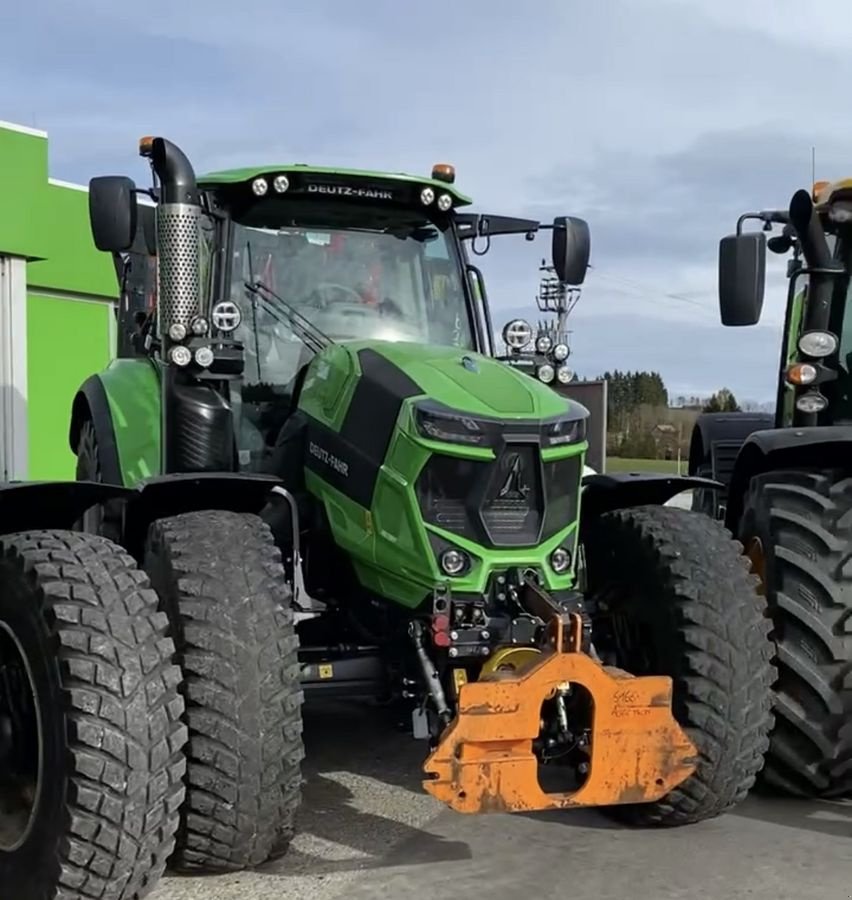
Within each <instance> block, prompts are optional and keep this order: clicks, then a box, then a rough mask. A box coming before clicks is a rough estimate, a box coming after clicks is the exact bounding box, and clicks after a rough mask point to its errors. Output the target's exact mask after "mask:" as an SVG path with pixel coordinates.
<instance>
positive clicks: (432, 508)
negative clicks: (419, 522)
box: [417, 444, 580, 547]
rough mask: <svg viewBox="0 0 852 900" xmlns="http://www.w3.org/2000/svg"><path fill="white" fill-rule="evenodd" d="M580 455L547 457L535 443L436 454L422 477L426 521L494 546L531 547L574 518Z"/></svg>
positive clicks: (420, 488) (421, 498) (419, 490)
mask: <svg viewBox="0 0 852 900" xmlns="http://www.w3.org/2000/svg"><path fill="white" fill-rule="evenodd" d="M579 489H580V457H579V456H574V457H571V458H569V459H563V460H558V461H555V462H547V463H542V461H541V457H540V454H539V448H538V446H537V445H535V444H508V445H506V446H505V448H504V449H503V450H502V451H501V452H500V454H499V455H498V457H497V459H495V460H493V461H488V462H484V461H479V460H477V461H473V460H465V459H459V458H458V457H454V456H442V455H439V454H438V455H435V456H433V457H432V458H431V459H430V460H429V462H428V463H427V464H426V466H425V467H424V469H423V472H422V473H421V475H420V478H419V479H418V481H417V496H418V500H419V502H420V510H421V512H422V514H423V518H424V520H425V521H426V522H428V523H429V524H431V525H434V526H436V527H438V528H442V529H444V530H445V531H449V532H451V533H452V534H457V535H459V536H460V537H464V538H468V539H470V540H474V541H477V542H478V543H481V544H483V545H486V546H494V547H528V546H534V545H535V544H538V543H539V542H541V541H543V540H547V539H548V538H550V537H552V536H553V535H554V534H555V533H556V532H557V531H559V530H560V529H562V528H564V527H565V526H566V525H568V524H569V523H570V522H572V521H573V520H574V518H575V516H576V513H577V498H578V495H579Z"/></svg>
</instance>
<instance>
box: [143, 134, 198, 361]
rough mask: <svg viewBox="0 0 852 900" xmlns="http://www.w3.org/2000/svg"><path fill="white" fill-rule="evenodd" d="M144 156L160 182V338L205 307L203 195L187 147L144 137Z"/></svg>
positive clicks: (166, 340)
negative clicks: (203, 283) (203, 301)
mask: <svg viewBox="0 0 852 900" xmlns="http://www.w3.org/2000/svg"><path fill="white" fill-rule="evenodd" d="M139 155H140V156H143V157H146V158H148V159H150V160H151V166H152V168H153V169H154V172H155V173H156V175H157V177H158V179H159V180H160V186H161V197H160V202H159V203H158V204H157V209H156V234H157V306H158V315H157V322H158V323H159V331H160V339H161V340H162V342H163V347H164V348H166V347H167V345H170V344H171V341H170V340H169V329H170V328H171V326H172V325H175V324H180V325H183V326H184V327H185V328H186V329H187V331H189V325H190V322H191V321H192V320H193V319H194V318H195V317H196V316H198V315H199V314H200V312H201V294H202V285H201V265H200V262H201V214H202V210H201V200H200V194H199V191H198V185H197V183H196V180H195V172H194V171H193V168H192V164H191V163H190V162H189V160H188V159H187V157H186V155H185V154H184V153H183V151H182V150H181V149H180V148H179V147H177V146H176V145H175V144H173V143H171V141H168V140H166V139H165V138H161V137H145V138H142V140H141V141H140V142H139Z"/></svg>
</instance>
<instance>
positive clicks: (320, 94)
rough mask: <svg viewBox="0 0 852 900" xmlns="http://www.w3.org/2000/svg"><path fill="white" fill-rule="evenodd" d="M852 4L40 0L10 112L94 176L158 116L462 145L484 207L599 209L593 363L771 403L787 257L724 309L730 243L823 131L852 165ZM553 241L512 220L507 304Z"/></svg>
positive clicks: (206, 163)
mask: <svg viewBox="0 0 852 900" xmlns="http://www.w3.org/2000/svg"><path fill="white" fill-rule="evenodd" d="M845 11H846V4H845V3H843V4H842V3H841V2H840V0H830V2H829V0H826V2H822V3H820V4H817V5H814V4H811V5H810V6H802V5H801V4H795V3H793V2H791V0H749V2H748V3H745V2H743V0H737V2H733V0H607V2H606V3H597V4H593V3H588V2H582V0H529V2H528V3H525V4H521V3H519V2H517V0H466V2H465V3H457V2H451V0H433V2H432V3H430V4H429V5H428V6H419V7H417V8H412V7H411V6H410V5H408V4H400V3H398V2H395V0H361V2H359V3H357V4H354V3H346V2H344V0H312V3H310V4H307V3H295V2H284V3H281V2H280V0H243V2H241V3H239V4H234V3H233V2H230V0H228V2H225V0H208V2H206V3H205V4H204V5H203V7H196V6H194V5H193V4H187V3H178V2H175V0H149V2H147V3H146V4H145V6H144V8H142V9H140V8H138V7H130V6H126V5H121V4H116V3H114V2H111V0H64V2H63V3H61V4H56V3H55V0H28V3H27V6H26V12H27V15H26V16H18V17H7V21H5V22H4V29H5V30H4V37H5V38H6V40H5V41H4V53H3V55H2V56H0V80H2V83H3V84H4V85H5V86H6V91H5V94H4V98H3V103H2V106H0V118H4V119H8V120H12V121H17V122H20V123H22V124H30V125H32V124H35V125H37V126H38V127H42V128H45V129H47V130H48V131H49V133H50V138H51V144H50V152H51V174H53V175H54V176H55V177H58V178H64V179H68V180H73V181H82V182H85V181H87V180H88V178H90V177H91V176H92V175H95V174H100V173H103V172H125V173H127V174H131V175H133V176H134V177H136V178H137V179H139V180H140V181H144V180H145V179H146V168H145V166H144V165H143V164H142V162H141V161H140V160H138V158H137V157H136V154H135V147H136V142H137V140H138V137H139V136H140V135H142V134H150V133H160V134H164V135H166V136H168V137H170V138H171V139H173V140H175V141H177V142H178V143H179V144H181V145H182V146H183V147H184V149H186V150H187V152H188V153H189V154H190V156H191V158H192V159H193V160H194V161H195V162H196V163H197V166H198V168H199V169H200V170H209V169H217V168H221V167H225V166H236V165H243V164H251V163H257V162H261V161H270V162H271V161H298V162H312V163H315V164H336V165H344V166H345V165H349V166H359V167H367V168H387V169H390V170H394V171H399V170H404V171H410V172H428V171H429V170H430V168H431V165H432V164H433V163H434V162H437V161H449V162H453V163H455V164H456V166H457V169H458V172H459V185H460V187H461V188H462V189H463V190H465V191H466V192H468V193H470V194H472V195H473V196H474V197H475V199H476V208H477V209H481V210H487V211H491V212H498V213H505V214H512V213H515V214H518V215H530V216H532V215H534V216H541V217H543V218H545V219H549V218H550V217H552V216H553V215H555V214H566V213H567V214H574V215H582V216H585V217H587V218H588V220H589V222H590V224H591V227H592V248H593V265H594V268H593V270H592V271H591V272H590V273H589V277H588V280H587V285H586V287H585V289H584V293H583V299H582V300H581V303H580V305H579V306H578V308H577V311H576V313H575V315H574V323H575V341H576V345H577V348H578V349H577V352H578V358H579V354H580V352H581V348H583V349H582V352H583V353H587V352H588V353H589V354H591V356H594V357H600V358H601V365H603V360H604V359H607V360H615V359H616V357H617V355H618V354H623V355H624V358H625V359H630V360H635V363H631V365H633V366H634V367H652V366H653V365H654V360H655V359H657V360H662V361H664V363H665V366H666V373H667V374H666V377H667V380H669V381H671V383H673V384H674V383H675V382H676V383H678V384H683V385H689V384H696V385H707V386H708V388H710V389H712V388H713V387H716V386H718V382H720V381H721V382H723V383H726V384H727V385H728V386H729V387H731V388H732V389H733V390H734V391H735V393H737V394H738V395H740V394H742V395H744V396H752V397H755V398H756V399H767V398H771V397H772V396H773V394H774V384H775V378H776V370H777V358H776V357H777V353H776V349H777V346H778V328H779V327H780V322H781V320H782V317H783V304H784V290H785V288H784V283H783V262H782V261H781V260H775V259H773V266H772V269H771V273H770V276H771V277H770V284H771V290H770V291H768V295H767V304H766V320H765V327H759V328H752V329H723V328H722V327H721V325H719V324H718V312H717V308H716V303H717V301H716V253H717V248H718V241H719V238H720V237H722V236H723V235H724V234H727V233H729V232H730V231H731V230H732V229H733V227H734V225H735V222H736V219H737V216H738V215H739V214H740V213H741V212H743V211H745V210H748V209H754V208H760V207H766V206H773V205H780V206H784V205H786V204H787V202H788V201H789V198H790V196H791V195H792V193H793V192H794V191H795V190H796V189H797V188H799V187H802V186H806V185H807V184H808V182H809V180H810V165H811V147H812V146H815V147H816V157H817V175H818V177H829V178H833V177H843V176H844V175H847V174H849V172H848V170H847V169H845V166H846V165H850V163H848V160H849V159H850V148H852V120H849V121H848V120H847V119H846V118H845V117H843V116H842V115H839V114H838V110H843V109H844V108H845V103H846V94H847V93H848V90H847V85H848V84H849V83H850V82H852V58H850V56H849V54H848V45H849V41H850V40H852V24H850V22H849V21H848V17H845V16H844V15H843V13H845ZM46 22H49V23H50V27H49V28H48V27H46V26H45V24H44V23H46ZM547 255H548V247H547V236H546V235H543V236H540V237H539V239H537V240H536V241H535V242H534V243H533V244H527V243H526V242H524V241H523V240H522V239H520V238H517V239H515V238H504V239H501V240H499V241H496V240H495V242H494V246H493V247H492V249H491V251H490V253H489V254H488V256H487V257H485V258H484V259H483V260H481V262H482V265H483V269H484V271H485V274H486V277H487V278H488V282H489V288H490V293H491V297H492V300H493V302H494V304H495V307H496V311H495V320H502V318H503V317H504V316H505V315H506V314H508V312H509V311H510V310H511V309H512V308H517V307H523V308H525V309H526V310H527V311H528V314H529V315H530V316H531V317H532V316H533V314H534V313H535V306H534V303H533V300H534V296H535V290H536V284H537V277H538V276H537V271H536V270H537V265H538V263H539V262H540V259H541V257H542V256H547ZM591 362H592V360H591V358H590V366H591V367H592V368H598V367H597V366H593V365H591ZM608 365H609V367H613V366H614V365H615V362H612V363H609V364H608ZM621 367H622V368H625V367H628V366H627V364H626V363H625V364H623V365H621ZM583 368H584V370H585V369H586V366H585V365H584V366H583Z"/></svg>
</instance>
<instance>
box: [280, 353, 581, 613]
mask: <svg viewBox="0 0 852 900" xmlns="http://www.w3.org/2000/svg"><path fill="white" fill-rule="evenodd" d="M424 403H425V408H426V409H427V411H431V410H433V409H435V410H437V411H438V412H439V413H444V414H448V415H453V414H455V415H457V416H458V417H459V418H457V419H455V420H453V424H456V423H459V422H461V420H462V419H464V418H466V419H467V421H468V422H469V423H472V424H473V430H474V433H475V432H476V429H477V427H482V428H487V426H488V425H489V424H490V425H492V426H493V428H494V435H495V436H497V435H499V436H498V437H496V441H495V442H494V443H493V444H492V443H491V442H490V441H485V440H484V439H483V440H481V441H480V442H479V443H478V444H476V443H471V442H470V440H471V439H470V436H468V435H464V434H462V436H461V437H462V440H464V441H465V442H460V441H454V440H450V439H447V440H442V439H441V438H440V434H438V435H437V436H435V435H432V436H429V434H428V433H424V431H423V430H421V428H419V427H418V424H417V417H418V410H419V409H420V406H421V404H424ZM298 406H299V411H300V413H301V414H302V415H303V416H304V417H305V420H306V422H307V425H306V430H307V437H306V466H307V472H306V479H305V481H306V488H307V489H308V491H310V493H312V494H313V495H314V496H315V497H316V498H317V500H318V501H319V502H320V503H321V504H322V506H323V508H324V510H325V513H326V516H327V520H328V523H329V527H330V529H331V533H332V536H333V538H334V541H335V543H336V544H337V545H338V546H339V547H340V548H341V549H342V550H344V551H345V552H346V554H347V555H348V556H349V557H350V558H351V560H352V562H353V566H354V568H355V571H356V573H357V575H358V577H359V581H360V582H361V583H362V585H363V586H364V587H365V588H367V589H369V590H373V591H375V592H376V593H378V594H379V595H381V596H384V597H386V598H387V599H389V600H392V601H394V602H396V603H400V604H403V605H404V606H408V607H416V606H419V605H420V604H421V603H422V602H423V600H424V599H425V598H426V597H427V596H429V595H430V594H431V592H432V591H433V590H435V589H436V588H438V587H439V585H441V584H442V583H445V582H447V581H448V579H447V576H446V575H445V574H444V573H443V572H442V571H441V569H440V565H439V557H440V555H441V553H443V552H444V551H445V550H447V549H454V550H461V551H464V552H465V553H466V554H467V556H468V558H469V560H470V565H469V567H468V569H467V570H466V571H465V572H463V573H462V574H460V575H457V576H455V577H453V578H452V589H453V591H454V592H461V593H466V592H470V593H478V594H481V593H483V592H484V591H485V590H486V587H487V584H488V581H489V578H490V576H491V575H492V574H493V573H494V572H496V571H499V570H505V569H507V568H510V567H524V566H530V567H534V568H536V569H538V570H539V571H540V572H541V573H542V575H543V577H544V579H545V583H546V584H547V587H549V588H550V589H552V590H562V589H568V588H570V587H571V585H572V574H571V573H570V572H569V573H564V574H561V575H557V574H556V573H554V572H553V571H552V570H551V568H550V566H549V564H548V559H549V556H550V554H551V553H552V552H553V551H554V550H555V549H556V548H557V547H560V546H564V547H566V548H568V549H570V550H571V551H572V552H573V551H574V549H575V545H576V533H577V520H578V517H579V489H580V477H581V473H582V465H583V457H584V454H585V451H586V449H587V444H586V442H585V436H584V423H585V417H586V416H587V412H586V410H585V409H584V408H583V407H581V406H579V405H578V404H575V403H572V402H571V401H569V400H567V399H565V398H563V397H560V396H559V395H558V394H556V392H555V391H553V390H551V389H550V388H549V387H547V386H546V385H543V384H541V383H540V382H537V381H535V380H533V379H531V378H529V377H528V376H526V375H523V374H522V373H520V372H518V371H516V370H514V369H512V368H510V367H508V366H506V365H504V364H502V363H500V362H498V361H496V360H494V359H492V358H490V357H486V356H481V355H479V354H476V353H470V352H462V351H459V350H454V349H452V348H439V347H424V346H420V345H415V344H405V343H396V344H394V343H385V342H378V341H358V342H351V343H347V344H340V345H335V346H334V347H332V348H330V349H328V350H326V351H324V352H323V353H321V354H319V355H318V356H317V357H316V358H315V359H314V360H313V361H312V363H311V366H310V369H309V371H308V374H307V377H306V379H305V382H304V386H303V389H302V393H301V395H300V399H299V404H298ZM554 420H556V421H560V422H571V423H572V424H573V426H574V427H575V428H580V427H581V426H582V429H581V430H579V431H577V432H576V434H577V439H576V440H571V441H570V442H567V443H565V444H562V445H560V444H555V445H553V446H543V443H542V440H541V438H540V435H541V433H542V429H543V428H545V427H546V426H545V423H547V422H549V421H554ZM437 421H438V427H439V428H440V419H439V420H437ZM476 423H478V424H476ZM513 423H514V424H515V425H516V426H518V429H517V438H516V443H515V442H514V441H513V439H512V437H511V436H509V434H505V437H506V438H507V440H506V442H505V444H504V440H503V435H504V433H505V432H506V431H507V429H509V430H511V428H512V424H513ZM460 427H461V428H462V429H464V428H465V427H466V426H464V424H463V423H462V424H461V426H460ZM452 436H455V435H450V436H449V437H452ZM515 448H517V452H516V450H515ZM512 465H516V466H518V467H519V468H518V469H517V471H516V472H513V470H512ZM450 473H452V474H450ZM516 475H517V477H518V478H521V479H522V481H521V483H519V490H520V494H515V495H512V496H511V497H510V498H509V499H506V500H505V502H502V503H501V502H499V501H497V502H496V504H495V502H494V501H495V497H496V495H498V494H500V492H501V491H503V490H504V487H505V486H506V485H509V486H510V487H511V485H512V484H513V481H512V479H513V478H514V477H515V476H516ZM430 478H435V479H438V480H440V479H444V483H443V484H442V485H441V496H442V499H441V501H440V508H437V509H436V508H433V506H432V505H430V501H429V496H428V482H429V479H430ZM523 479H526V481H523ZM451 482H455V483H454V484H453V483H451ZM498 482H499V483H498ZM480 490H481V491H482V496H481V497H480V498H479V500H478V501H473V500H469V495H470V496H476V495H477V491H480ZM505 493H506V494H507V497H509V494H511V491H510V490H507V491H506V492H505ZM530 493H534V494H535V495H536V496H538V497H539V498H541V497H543V498H544V501H543V504H542V503H541V501H539V510H542V509H543V512H541V511H536V509H535V507H536V501H535V500H534V498H530V499H531V503H530V505H529V506H527V505H526V499H527V495H528V494H530ZM489 498H490V499H489ZM474 502H480V503H485V504H486V505H487V504H488V503H489V502H491V503H492V505H493V512H492V513H491V514H490V515H491V519H490V522H491V526H490V527H488V526H486V528H487V530H488V532H489V534H490V535H491V536H492V537H493V536H494V535H495V534H496V533H499V532H502V531H503V530H506V534H505V535H503V536H502V537H501V539H498V540H489V539H488V538H487V537H485V536H484V533H483V531H482V523H481V522H477V521H476V518H477V515H478V513H476V512H472V506H473V504H474ZM488 515H489V514H488V513H486V514H485V517H486V518H487V517H488ZM536 516H540V520H539V521H537V522H536V523H533V524H532V525H530V524H529V523H528V522H527V524H525V522H526V520H528V519H529V518H530V517H533V518H535V517H536ZM501 517H503V521H502V523H501V522H500V518H501ZM519 532H523V533H524V534H525V535H526V537H519ZM503 538H505V539H503Z"/></svg>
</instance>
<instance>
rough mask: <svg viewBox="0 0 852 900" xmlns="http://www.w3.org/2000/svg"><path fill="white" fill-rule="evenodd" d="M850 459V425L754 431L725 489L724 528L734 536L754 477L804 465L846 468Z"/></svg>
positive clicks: (851, 453)
mask: <svg viewBox="0 0 852 900" xmlns="http://www.w3.org/2000/svg"><path fill="white" fill-rule="evenodd" d="M850 458H852V425H817V426H814V427H809V428H772V429H767V430H764V431H755V432H754V433H753V434H751V435H749V437H748V438H747V439H746V441H745V443H744V444H743V446H742V448H741V449H740V452H739V455H738V456H737V462H736V465H735V467H734V471H733V475H732V476H731V482H730V486H729V488H728V503H727V509H726V511H725V525H726V526H727V527H728V528H729V529H731V530H732V531H734V533H735V534H736V531H737V529H736V526H737V523H738V522H739V518H740V516H741V515H742V506H743V499H744V497H745V494H746V491H747V490H748V485H749V482H750V481H751V479H752V478H754V476H755V475H759V474H761V473H762V472H768V471H771V470H772V469H787V468H791V467H801V466H807V467H808V468H812V469H829V468H833V467H835V466H838V467H843V468H846V469H848V468H849V463H850Z"/></svg>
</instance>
